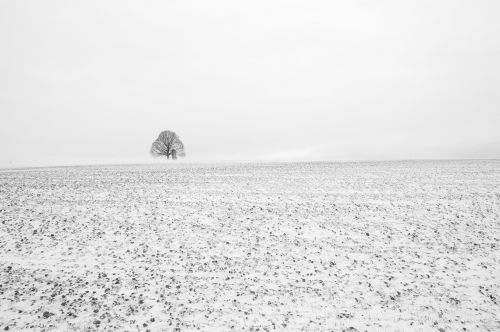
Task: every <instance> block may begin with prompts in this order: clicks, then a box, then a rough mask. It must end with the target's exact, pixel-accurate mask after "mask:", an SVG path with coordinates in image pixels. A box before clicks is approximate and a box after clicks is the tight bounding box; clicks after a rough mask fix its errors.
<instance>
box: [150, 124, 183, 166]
mask: <svg viewBox="0 0 500 332" xmlns="http://www.w3.org/2000/svg"><path fill="white" fill-rule="evenodd" d="M151 154H152V155H153V156H165V157H167V159H170V156H172V158H173V159H177V157H185V156H186V152H185V151H184V143H182V141H181V140H180V138H179V136H177V134H176V133H174V132H173V131H170V130H165V131H162V132H161V133H160V135H159V136H158V138H157V139H156V141H154V142H153V144H152V145H151Z"/></svg>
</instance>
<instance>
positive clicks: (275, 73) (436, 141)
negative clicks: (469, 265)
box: [0, 0, 500, 167]
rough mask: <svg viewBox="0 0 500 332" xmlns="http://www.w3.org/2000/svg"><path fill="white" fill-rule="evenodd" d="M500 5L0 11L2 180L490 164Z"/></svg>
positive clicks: (444, 1) (188, 4)
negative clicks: (42, 172) (130, 168)
mask: <svg viewBox="0 0 500 332" xmlns="http://www.w3.org/2000/svg"><path fill="white" fill-rule="evenodd" d="M499 17H500V1H498V0H492V1H484V0H474V1H472V0H469V1H459V0H432V1H423V0H418V1H417V0H415V1H401V0H396V1H332V0H329V1H313V0H306V1H290V0H286V1H273V0H263V1H261V0H252V1H236V0H225V1H187V0H179V1H78V2H77V1H66V0H62V1H52V0H50V1H49V0H48V1H22V0H16V1H12V0H0V115H1V120H0V167H12V166H37V165H57V164H89V163H107V162H124V163H125V162H141V161H148V160H150V157H149V153H148V152H149V147H150V145H151V143H152V141H153V140H154V139H155V138H156V136H157V135H158V134H159V132H160V131H161V130H163V129H170V130H174V131H176V132H177V133H178V134H179V136H180V137H181V138H182V139H183V141H184V143H185V145H186V152H187V156H188V157H187V160H190V161H204V160H207V161H208V160H345V159H401V158H403V159H412V158H500V37H499V36H500V19H499Z"/></svg>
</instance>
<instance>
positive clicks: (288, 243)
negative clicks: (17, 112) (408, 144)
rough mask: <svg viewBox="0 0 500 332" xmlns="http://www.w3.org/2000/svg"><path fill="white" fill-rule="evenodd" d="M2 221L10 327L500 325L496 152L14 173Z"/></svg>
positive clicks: (1, 188) (4, 310) (3, 302)
mask: <svg viewBox="0 0 500 332" xmlns="http://www.w3.org/2000/svg"><path fill="white" fill-rule="evenodd" d="M0 220H1V224H0V329H6V328H8V329H9V330H10V331H16V330H24V329H33V328H34V329H35V330H43V331H67V330H141V331H146V330H150V331H179V330H180V331H195V330H202V331H231V330H234V331H241V330H245V331H257V330H259V331H274V330H278V331H342V330H345V331H377V330H380V331H428V330H431V331H459V330H467V331H498V330H500V307H499V306H500V265H499V263H500V250H499V248H500V231H499V230H500V161H432V162H431V161H415V162H410V161H408V162H364V163H361V162H359V163H288V164H287V163H283V164H242V163H241V164H213V165H209V164H186V163H183V164H174V163H170V164H165V165H134V166H132V165H131V166H99V167H97V166H96V167H61V168H39V169H23V170H3V171H2V172H0ZM44 313H46V314H45V315H44ZM44 316H46V318H45V317H44Z"/></svg>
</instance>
